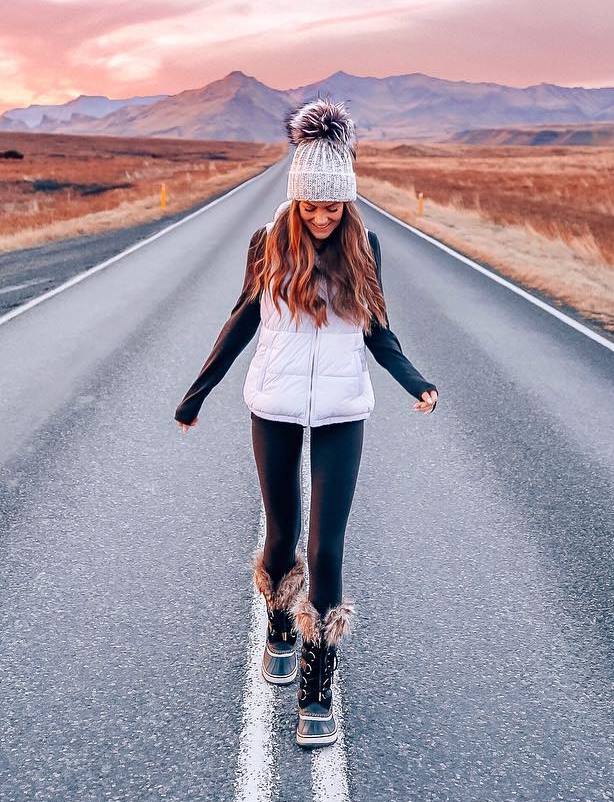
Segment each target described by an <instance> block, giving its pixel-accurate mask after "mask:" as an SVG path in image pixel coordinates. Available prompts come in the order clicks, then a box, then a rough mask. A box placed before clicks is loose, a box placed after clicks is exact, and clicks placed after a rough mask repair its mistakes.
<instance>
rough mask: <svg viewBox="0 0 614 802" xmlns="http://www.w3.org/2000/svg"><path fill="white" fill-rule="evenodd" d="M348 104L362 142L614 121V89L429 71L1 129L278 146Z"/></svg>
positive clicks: (155, 102)
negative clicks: (287, 118) (309, 108)
mask: <svg viewBox="0 0 614 802" xmlns="http://www.w3.org/2000/svg"><path fill="white" fill-rule="evenodd" d="M318 94H320V95H326V94H330V95H332V97H333V98H334V99H335V100H343V101H345V102H346V104H347V108H348V110H349V111H350V113H351V114H352V116H353V117H354V119H355V121H356V125H357V133H358V135H359V138H364V139H374V140H382V139H389V140H395V139H415V140H427V139H429V140H432V139H436V140H441V139H442V138H445V137H450V136H453V135H455V134H457V133H459V132H464V133H465V134H466V135H469V133H468V129H470V130H471V131H473V130H475V129H476V128H480V129H485V128H487V129H494V128H497V129H502V128H509V127H512V126H525V127H533V126H548V127H553V126H558V125H563V126H568V127H569V126H578V125H584V126H587V125H589V124H592V123H603V122H607V121H609V122H613V123H614V87H604V88H597V89H584V88H583V87H563V86H557V85H556V84H547V83H540V84H536V85H534V86H527V87H524V88H518V87H511V86H503V85H501V84H496V83H470V82H468V81H447V80H443V79H440V78H433V77H431V76H429V75H424V74H422V73H408V74H405V75H392V76H389V77H386V78H371V77H362V76H357V75H351V74H349V73H346V72H343V71H338V72H336V73H334V74H333V75H330V76H329V77H328V78H325V79H323V80H322V81H318V82H316V83H312V84H307V85H305V86H301V87H297V88H295V89H287V90H280V89H272V88H271V87H269V86H267V85H266V84H264V83H262V82H261V81H258V80H257V79H256V78H254V77H253V76H250V75H246V74H245V73H243V72H241V71H240V70H233V71H232V72H230V73H228V75H226V76H225V77H224V78H220V79H219V80H216V81H212V82H211V83H209V84H207V85H206V86H203V87H201V88H199V89H189V90H185V91H183V92H179V93H178V94H176V95H158V96H154V97H145V98H128V99H125V100H110V99H109V98H105V97H96V98H90V97H86V96H84V95H81V96H80V97H79V98H76V99H75V100H73V101H70V102H69V103H65V104H63V105H62V106H55V107H54V106H30V107H28V108H27V109H12V110H10V111H6V112H4V114H2V115H0V130H14V131H18V130H27V131H45V132H50V133H52V132H55V133H73V134H107V135H113V136H138V137H147V136H152V137H153V136H155V137H176V138H181V139H225V140H245V141H260V142H273V141H279V140H283V139H285V131H284V129H283V127H282V124H281V123H282V119H283V117H284V114H285V112H286V111H287V110H288V109H290V108H293V107H295V106H296V105H298V104H299V103H302V102H304V101H306V100H311V99H314V98H315V97H317V95H318Z"/></svg>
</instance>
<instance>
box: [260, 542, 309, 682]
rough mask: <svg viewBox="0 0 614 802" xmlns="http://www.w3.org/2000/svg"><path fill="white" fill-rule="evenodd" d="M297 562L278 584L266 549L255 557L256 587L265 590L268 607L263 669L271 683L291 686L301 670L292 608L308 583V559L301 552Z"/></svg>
mask: <svg viewBox="0 0 614 802" xmlns="http://www.w3.org/2000/svg"><path fill="white" fill-rule="evenodd" d="M294 557H295V562H294V565H293V566H292V567H291V568H290V569H289V570H288V571H287V572H286V573H285V574H284V575H283V576H282V577H281V579H280V580H279V581H278V582H277V583H276V586H275V583H274V582H273V580H272V578H271V575H270V574H269V572H268V571H267V570H266V568H265V567H264V552H263V551H262V550H258V551H256V553H255V554H254V556H253V562H252V566H253V578H254V585H255V586H256V589H257V590H258V591H259V592H260V593H262V595H263V596H264V599H265V601H266V607H267V618H268V622H267V634H266V645H265V647H264V654H263V655H262V663H261V671H262V676H263V677H264V678H265V679H266V680H267V682H271V683H273V685H288V684H289V683H291V682H292V681H293V680H294V679H295V677H296V675H297V673H298V660H297V657H296V648H295V645H296V637H297V632H296V629H295V628H294V621H293V620H292V617H291V615H290V608H291V607H292V605H293V604H294V602H295V601H296V599H297V597H298V594H299V592H300V590H301V589H302V587H303V586H304V584H305V559H304V557H303V555H302V554H300V553H299V552H298V551H297V552H296V553H295V555H294Z"/></svg>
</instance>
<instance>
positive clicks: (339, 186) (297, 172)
mask: <svg viewBox="0 0 614 802" xmlns="http://www.w3.org/2000/svg"><path fill="white" fill-rule="evenodd" d="M284 122H285V127H286V131H287V134H288V139H289V140H290V143H291V144H292V145H296V151H295V153H294V157H293V159H292V164H291V165H290V172H289V173H288V192H287V198H288V199H290V200H292V199H296V200H310V201H346V200H356V175H355V173H354V165H353V161H354V159H355V158H356V128H355V125H354V121H353V120H352V118H351V117H350V115H349V114H348V112H347V111H346V109H345V108H344V106H343V104H342V103H335V102H333V100H331V99H330V98H318V99H317V100H312V101H309V102H308V103H304V104H303V105H302V106H299V107H298V108H297V109H294V110H293V111H291V112H289V113H288V114H287V115H286V117H285V120H284Z"/></svg>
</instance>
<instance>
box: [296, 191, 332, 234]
mask: <svg viewBox="0 0 614 802" xmlns="http://www.w3.org/2000/svg"><path fill="white" fill-rule="evenodd" d="M298 208H299V213H300V215H301V219H302V220H303V222H304V223H305V225H306V226H307V228H308V229H309V231H310V232H311V233H312V235H313V236H314V237H315V238H316V239H320V240H322V239H326V237H328V236H329V235H330V234H331V233H332V232H333V231H334V230H335V228H337V226H338V225H339V223H340V221H341V217H342V216H343V201H306V200H302V201H299V204H298Z"/></svg>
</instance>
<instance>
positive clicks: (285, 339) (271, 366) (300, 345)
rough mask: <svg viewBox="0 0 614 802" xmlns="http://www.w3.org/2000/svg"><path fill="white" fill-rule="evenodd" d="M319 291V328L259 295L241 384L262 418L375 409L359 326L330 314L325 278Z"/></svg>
mask: <svg viewBox="0 0 614 802" xmlns="http://www.w3.org/2000/svg"><path fill="white" fill-rule="evenodd" d="M288 203H289V201H284V202H283V203H282V204H281V205H280V206H279V207H278V209H277V211H276V213H275V218H277V216H278V215H279V214H280V213H281V211H282V209H283V208H284V207H285V206H286V205H287V204H288ZM273 222H274V221H272V222H270V223H267V226H266V228H267V231H270V229H271V227H272V225H273ZM319 294H320V295H321V297H322V298H324V299H325V300H326V302H327V316H328V324H327V325H325V326H322V327H320V328H318V327H316V325H315V321H314V320H313V319H312V318H311V317H310V316H309V315H301V316H300V322H299V323H298V325H297V323H296V321H293V320H292V319H291V315H290V310H289V309H288V306H287V304H286V303H285V302H284V301H283V299H282V298H279V305H280V308H281V314H279V313H278V311H277V309H276V308H275V306H274V304H273V301H272V298H271V295H270V293H269V292H268V290H267V291H263V292H262V294H261V298H260V320H261V328H260V334H259V337H258V341H257V344H256V351H255V353H254V355H253V357H252V359H251V361H250V364H249V368H248V370H247V374H246V376H245V381H244V383H243V400H244V401H245V403H246V404H247V406H248V408H249V409H250V410H251V411H252V412H253V413H254V414H255V415H258V416H259V417H261V418H267V419H268V420H278V421H286V422H289V423H300V424H301V425H302V426H323V425H325V424H328V423H341V422H344V421H352V420H361V419H366V418H368V417H369V415H370V414H371V412H372V411H373V409H374V407H375V395H374V393H373V386H372V385H371V377H370V375H369V369H368V366H367V355H366V345H365V342H364V337H363V331H362V327H361V326H360V325H355V324H352V323H349V322H348V321H346V320H343V318H340V317H339V316H338V315H336V314H335V313H334V311H333V310H332V308H331V306H330V304H329V302H328V294H327V288H326V282H325V281H323V280H321V281H320V288H319Z"/></svg>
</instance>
